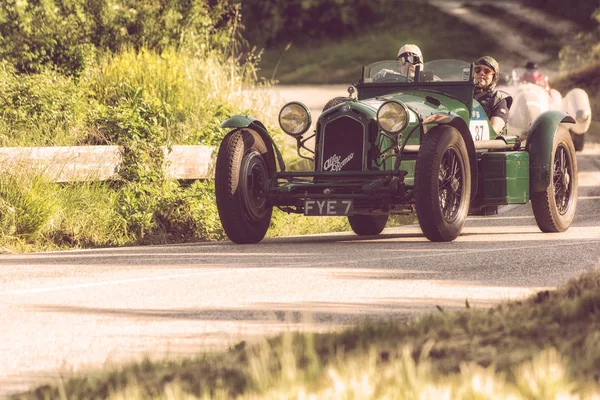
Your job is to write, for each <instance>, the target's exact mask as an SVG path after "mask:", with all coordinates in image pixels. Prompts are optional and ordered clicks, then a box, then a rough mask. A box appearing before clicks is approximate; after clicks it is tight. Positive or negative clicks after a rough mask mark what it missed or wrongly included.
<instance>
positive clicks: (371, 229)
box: [348, 214, 390, 236]
mask: <svg viewBox="0 0 600 400" xmlns="http://www.w3.org/2000/svg"><path fill="white" fill-rule="evenodd" d="M389 217H390V216H389V215H364V214H356V215H349V216H348V222H349V223H350V227H351V228H352V230H353V231H354V233H356V234H357V235H359V236H367V235H379V234H380V233H381V231H383V229H384V228H385V225H386V224H387V221H388V218H389Z"/></svg>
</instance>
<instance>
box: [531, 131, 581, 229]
mask: <svg viewBox="0 0 600 400" xmlns="http://www.w3.org/2000/svg"><path fill="white" fill-rule="evenodd" d="M577 188H578V179H577V159H576V158H575V148H574V146H573V142H572V141H571V138H570V137H569V134H568V133H567V131H566V130H563V129H559V130H558V131H557V132H556V135H555V136H554V143H553V145H552V168H551V173H550V185H549V186H548V188H547V189H546V190H545V191H543V192H534V193H531V196H530V197H531V206H532V208H533V214H534V216H535V220H536V222H537V224H538V227H539V228H540V229H541V230H542V232H564V231H566V230H567V229H568V228H569V226H570V225H571V222H572V221H573V217H574V216H575V209H576V208H577Z"/></svg>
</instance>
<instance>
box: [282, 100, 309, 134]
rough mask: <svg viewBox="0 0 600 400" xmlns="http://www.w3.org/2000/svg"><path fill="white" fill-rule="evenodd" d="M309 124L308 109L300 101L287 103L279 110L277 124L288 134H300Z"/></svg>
mask: <svg viewBox="0 0 600 400" xmlns="http://www.w3.org/2000/svg"><path fill="white" fill-rule="evenodd" d="M310 124H311V119H310V110H309V109H308V107H306V106H305V105H304V104H302V103H298V102H291V103H288V104H286V105H285V106H283V108H282V109H281V111H280V112H279V126H281V129H283V131H284V132H285V133H287V134H288V135H290V136H300V135H302V134H303V133H304V132H306V131H307V130H308V128H310Z"/></svg>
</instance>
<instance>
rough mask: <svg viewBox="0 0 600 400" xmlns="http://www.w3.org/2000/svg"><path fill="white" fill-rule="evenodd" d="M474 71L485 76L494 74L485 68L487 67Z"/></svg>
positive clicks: (477, 68)
mask: <svg viewBox="0 0 600 400" xmlns="http://www.w3.org/2000/svg"><path fill="white" fill-rule="evenodd" d="M473 71H475V73H476V74H483V75H491V74H493V73H494V70H492V69H489V68H485V67H479V66H477V67H475V68H474V69H473Z"/></svg>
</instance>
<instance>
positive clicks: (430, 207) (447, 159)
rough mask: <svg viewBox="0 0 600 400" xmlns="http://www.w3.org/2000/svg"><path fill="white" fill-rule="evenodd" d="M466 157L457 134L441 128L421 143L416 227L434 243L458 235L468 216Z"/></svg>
mask: <svg viewBox="0 0 600 400" xmlns="http://www.w3.org/2000/svg"><path fill="white" fill-rule="evenodd" d="M470 197H471V170H470V164H469V154H468V152H467V147H466V145H465V142H464V140H463V138H462V136H461V134H460V132H458V130H456V129H455V128H453V127H451V126H440V127H436V128H434V129H432V130H430V131H429V132H428V133H427V134H426V135H425V137H424V139H423V141H422V143H421V149H420V151H419V155H418V156H417V164H416V169H415V208H416V211H417V218H418V220H419V225H420V226H421V229H422V230H423V233H424V234H425V236H426V237H427V238H428V239H429V240H431V241H433V242H449V241H451V240H454V239H456V238H457V237H458V235H460V232H461V231H462V228H463V226H464V224H465V220H466V218H467V214H468V212H469V204H470Z"/></svg>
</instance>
